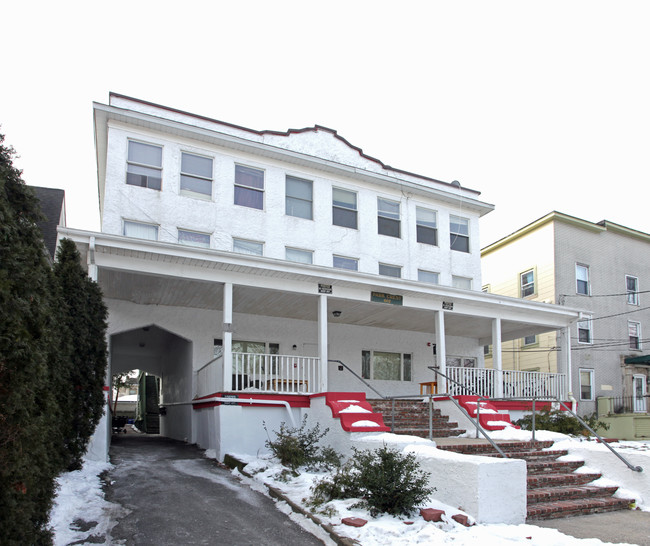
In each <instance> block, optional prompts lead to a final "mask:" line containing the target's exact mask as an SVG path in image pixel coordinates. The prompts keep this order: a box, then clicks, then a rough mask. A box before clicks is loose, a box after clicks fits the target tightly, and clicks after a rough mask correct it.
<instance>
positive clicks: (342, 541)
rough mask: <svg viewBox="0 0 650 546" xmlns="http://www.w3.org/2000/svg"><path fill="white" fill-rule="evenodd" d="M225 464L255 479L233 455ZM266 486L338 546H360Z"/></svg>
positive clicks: (273, 496) (272, 494)
mask: <svg viewBox="0 0 650 546" xmlns="http://www.w3.org/2000/svg"><path fill="white" fill-rule="evenodd" d="M223 464H224V465H226V466H227V467H228V468H231V469H232V468H236V469H237V470H238V471H239V472H241V473H242V474H243V475H244V476H246V477H247V478H253V475H252V474H249V473H248V472H245V471H244V467H245V466H246V463H244V462H243V461H240V460H239V459H237V458H236V457H233V456H232V455H226V456H225V457H224V458H223ZM264 486H265V487H266V488H267V489H268V491H269V495H270V496H271V498H273V499H277V500H281V501H284V502H286V503H287V504H288V505H289V506H290V507H291V510H293V511H294V512H296V513H298V514H301V515H303V516H305V517H307V518H309V519H310V520H311V521H313V522H314V523H315V524H316V525H318V526H319V527H320V528H321V529H323V531H325V532H326V533H327V534H328V535H329V536H330V538H331V539H332V540H333V541H334V542H335V543H336V544H337V545H338V546H358V545H359V544H360V543H359V541H357V540H354V539H352V538H349V537H344V536H341V535H339V534H338V533H337V532H336V531H335V530H334V527H333V526H332V525H330V524H329V523H325V522H323V521H322V520H321V519H320V518H318V517H316V516H315V515H314V514H312V513H311V512H308V511H307V510H305V509H304V508H303V507H302V506H300V505H298V504H296V503H295V502H293V501H292V500H291V499H289V498H288V497H286V496H285V495H284V493H282V491H280V490H279V489H277V488H276V487H273V486H272V485H269V484H268V483H265V484H264Z"/></svg>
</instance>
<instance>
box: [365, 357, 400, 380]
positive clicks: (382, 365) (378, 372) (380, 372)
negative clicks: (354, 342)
mask: <svg viewBox="0 0 650 546" xmlns="http://www.w3.org/2000/svg"><path fill="white" fill-rule="evenodd" d="M411 366H412V359H411V355H410V354H409V353H404V354H402V353H389V352H386V351H361V375H362V377H363V378H364V379H379V380H387V381H411Z"/></svg>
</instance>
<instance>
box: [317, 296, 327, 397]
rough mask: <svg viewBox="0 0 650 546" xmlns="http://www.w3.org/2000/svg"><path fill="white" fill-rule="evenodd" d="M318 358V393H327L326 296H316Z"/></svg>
mask: <svg viewBox="0 0 650 546" xmlns="http://www.w3.org/2000/svg"><path fill="white" fill-rule="evenodd" d="M318 358H319V359H320V384H319V385H318V388H319V391H320V392H327V358H328V356H327V296H326V295H325V294H320V295H319V296H318Z"/></svg>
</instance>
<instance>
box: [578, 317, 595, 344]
mask: <svg viewBox="0 0 650 546" xmlns="http://www.w3.org/2000/svg"><path fill="white" fill-rule="evenodd" d="M592 340H593V335H592V332H591V317H590V316H586V317H585V318H584V319H583V320H579V321H578V343H592Z"/></svg>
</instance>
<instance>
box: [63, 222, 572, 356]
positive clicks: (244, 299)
mask: <svg viewBox="0 0 650 546" xmlns="http://www.w3.org/2000/svg"><path fill="white" fill-rule="evenodd" d="M59 237H67V238H70V239H72V240H73V241H75V243H76V244H77V248H78V249H79V251H80V253H81V254H82V260H83V261H84V262H86V263H88V264H90V265H91V266H92V267H95V266H96V267H97V280H98V282H99V284H100V286H101V287H102V290H103V292H104V296H105V297H106V298H111V299H118V300H127V301H131V302H134V303H139V304H157V305H167V306H182V307H190V308H198V309H212V310H215V311H220V310H222V305H223V285H224V283H226V282H229V283H232V284H233V291H234V293H233V311H234V312H235V313H250V314H257V315H263V316H272V317H280V318H293V319H302V320H312V321H317V298H318V296H319V285H328V286H331V287H332V292H331V294H329V295H328V310H329V313H328V320H329V321H330V322H331V323H340V324H355V325H361V326H373V327H378V328H389V329H396V330H407V331H414V332H425V333H434V332H435V324H434V317H433V311H440V310H442V309H443V302H444V303H445V304H446V307H448V304H452V306H453V309H447V310H446V311H445V335H447V336H460V337H471V338H478V339H479V343H480V344H482V345H488V344H490V343H492V321H493V319H495V318H498V319H500V320H501V338H502V340H503V341H506V340H511V339H517V338H521V337H523V336H527V335H534V334H539V333H543V332H547V331H552V330H557V329H561V328H566V327H567V326H568V325H569V324H571V323H572V322H574V321H575V320H577V319H578V318H579V317H580V312H579V311H578V310H577V309H572V308H567V307H563V306H558V305H551V304H544V303H538V302H531V301H527V300H522V299H518V298H509V297H506V296H501V295H495V294H488V293H483V292H478V291H470V290H461V289H456V288H452V287H448V286H441V285H429V284H423V283H420V282H415V281H410V280H405V279H394V278H390V277H383V276H379V275H372V274H367V273H359V272H350V271H345V270H340V269H334V268H329V267H323V266H316V265H305V264H298V263H293V262H287V261H284V260H277V259H271V258H266V257H260V256H249V255H244V254H235V253H232V252H223V251H217V250H212V249H202V248H194V247H188V246H186V245H180V244H171V243H162V242H158V241H146V240H139V239H133V238H127V237H122V236H116V235H107V234H103V233H96V232H89V231H83V230H77V229H72V228H59ZM371 292H384V293H388V294H393V295H399V296H402V298H403V305H390V304H385V303H377V302H372V301H370V299H371ZM334 310H337V311H341V315H340V317H333V316H332V314H331V312H332V311H334Z"/></svg>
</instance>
